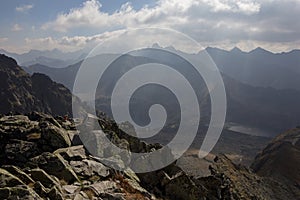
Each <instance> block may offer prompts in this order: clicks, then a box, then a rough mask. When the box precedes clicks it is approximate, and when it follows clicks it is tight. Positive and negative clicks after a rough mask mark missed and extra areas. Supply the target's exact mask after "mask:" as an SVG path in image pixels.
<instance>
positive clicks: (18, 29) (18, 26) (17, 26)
mask: <svg viewBox="0 0 300 200" xmlns="http://www.w3.org/2000/svg"><path fill="white" fill-rule="evenodd" d="M11 30H12V31H14V32H17V31H21V30H23V28H22V27H21V26H20V25H19V24H15V25H13V27H12V28H11Z"/></svg>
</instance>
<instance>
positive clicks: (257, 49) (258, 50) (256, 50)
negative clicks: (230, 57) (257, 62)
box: [249, 47, 273, 54]
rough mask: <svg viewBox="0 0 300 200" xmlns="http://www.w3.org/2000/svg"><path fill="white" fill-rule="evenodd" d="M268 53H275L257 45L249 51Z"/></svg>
mask: <svg viewBox="0 0 300 200" xmlns="http://www.w3.org/2000/svg"><path fill="white" fill-rule="evenodd" d="M255 52H257V53H268V54H273V53H272V52H270V51H268V50H266V49H263V48H261V47H257V48H256V49H253V50H252V51H250V52H249V53H255Z"/></svg>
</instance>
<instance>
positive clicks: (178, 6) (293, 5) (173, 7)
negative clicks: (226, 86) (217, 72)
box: [41, 0, 300, 51]
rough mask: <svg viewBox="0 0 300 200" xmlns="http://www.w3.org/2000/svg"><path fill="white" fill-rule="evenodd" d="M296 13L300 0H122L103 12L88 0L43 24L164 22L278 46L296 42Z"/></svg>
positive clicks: (114, 26)
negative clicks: (151, 0)
mask: <svg viewBox="0 0 300 200" xmlns="http://www.w3.org/2000/svg"><path fill="white" fill-rule="evenodd" d="M299 12H300V1H299V0H288V1H281V0H260V1H258V0H197V1H195V0H185V1H182V0H158V1H156V3H155V5H153V6H148V5H145V6H144V7H142V8H140V9H134V7H133V6H132V5H131V4H130V3H125V4H123V5H122V6H121V7H120V8H119V9H118V10H116V11H115V12H113V13H107V12H104V11H103V10H102V5H101V3H100V2H99V1H96V0H88V1H85V2H84V3H83V4H82V5H81V6H80V7H78V8H72V9H70V10H69V11H68V12H65V13H61V14H58V15H57V16H56V18H55V19H54V20H52V21H49V22H46V23H45V24H43V25H42V27H41V28H42V29H43V30H54V31H57V32H65V33H66V34H67V33H68V32H72V31H73V30H74V29H75V30H76V29H79V30H81V29H82V28H84V29H85V30H86V31H87V32H88V30H92V31H93V32H95V30H96V31H97V30H98V31H99V33H101V32H103V30H120V29H125V28H131V27H163V28H172V29H175V30H178V31H181V32H183V33H185V34H187V35H189V36H191V37H192V38H194V39H195V40H197V41H198V42H200V43H201V44H207V45H209V44H217V43H218V44H219V46H224V41H226V42H225V44H227V47H229V46H230V47H231V46H233V45H240V46H244V47H246V46H251V45H249V43H250V42H251V41H252V42H253V44H257V45H258V44H261V45H265V46H268V47H270V48H273V49H276V51H277V50H278V48H275V45H278V46H281V47H283V46H285V47H286V46H287V45H288V44H293V42H295V43H296V44H298V43H297V42H296V41H299V40H300V23H299V22H298V18H299V14H298V13H299ZM77 37H78V38H77V39H75V38H72V40H70V38H69V39H68V40H66V41H67V42H70V41H72V42H75V43H76V44H83V43H84V42H82V38H81V36H77ZM62 41H63V40H62ZM84 41H85V39H84ZM242 44H243V45H242ZM244 44H247V45H244ZM267 44H269V45H267ZM292 46H294V45H292ZM284 49H286V48H284Z"/></svg>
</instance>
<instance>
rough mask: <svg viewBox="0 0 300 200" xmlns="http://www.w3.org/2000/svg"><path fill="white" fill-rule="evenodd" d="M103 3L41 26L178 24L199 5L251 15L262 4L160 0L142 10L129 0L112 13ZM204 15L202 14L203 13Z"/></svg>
mask: <svg viewBox="0 0 300 200" xmlns="http://www.w3.org/2000/svg"><path fill="white" fill-rule="evenodd" d="M101 7H102V5H101V3H100V2H99V1H96V0H88V1H86V2H84V3H83V5H82V6H81V7H79V8H73V9H71V10H70V11H69V12H68V13H63V14H59V15H58V16H57V17H56V19H55V20H54V21H52V22H48V23H46V24H44V25H43V26H42V29H44V30H47V29H54V30H56V31H60V32H66V31H68V30H69V29H72V28H78V27H94V28H109V27H116V26H123V27H135V26H142V25H176V24H181V23H185V22H186V20H185V19H187V18H188V17H189V11H190V10H195V9H197V10H198V12H199V13H200V16H201V15H202V14H201V13H203V11H204V10H208V11H204V13H207V12H210V13H219V12H221V13H240V14H242V15H251V14H254V13H257V12H259V9H260V4H258V3H255V2H249V1H248V0H243V1H237V0H235V1H225V0H200V1H192V0H186V1H184V2H183V1H180V0H160V1H158V2H157V4H156V5H155V6H154V7H152V8H149V7H148V6H144V7H143V8H141V9H140V10H135V9H133V7H132V5H131V4H130V3H125V4H123V5H122V6H121V8H120V9H118V10H116V11H115V12H114V13H112V14H108V13H106V12H103V11H101ZM202 17H203V16H202Z"/></svg>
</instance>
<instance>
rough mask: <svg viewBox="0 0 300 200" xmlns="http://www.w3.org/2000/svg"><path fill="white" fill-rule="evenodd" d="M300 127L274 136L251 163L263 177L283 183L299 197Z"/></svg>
mask: <svg viewBox="0 0 300 200" xmlns="http://www.w3.org/2000/svg"><path fill="white" fill-rule="evenodd" d="M299 166H300V128H295V129H291V130H289V131H286V132H284V133H283V134H280V135H279V136H278V137H276V138H275V139H274V140H273V141H272V142H271V143H270V144H269V145H268V146H267V147H266V148H265V149H264V150H263V151H262V152H261V153H260V154H259V155H257V157H256V158H255V161H254V163H253V164H252V168H253V170H254V171H255V172H256V173H257V174H259V175H261V176H265V177H271V178H272V179H274V180H277V181H280V182H283V183H285V184H286V185H287V186H289V188H290V190H292V191H293V193H294V194H295V195H297V196H298V197H300V170H299Z"/></svg>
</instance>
